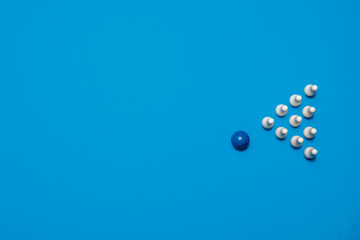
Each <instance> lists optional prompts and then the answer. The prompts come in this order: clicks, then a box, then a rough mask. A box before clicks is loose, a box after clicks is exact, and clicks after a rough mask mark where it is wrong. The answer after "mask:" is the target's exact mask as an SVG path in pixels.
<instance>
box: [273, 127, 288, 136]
mask: <svg viewBox="0 0 360 240" xmlns="http://www.w3.org/2000/svg"><path fill="white" fill-rule="evenodd" d="M287 134H288V130H287V129H286V128H284V127H278V128H277V129H276V131H275V135H276V137H277V138H279V139H285V138H286V136H287Z"/></svg>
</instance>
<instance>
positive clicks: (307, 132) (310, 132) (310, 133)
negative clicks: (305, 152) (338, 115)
mask: <svg viewBox="0 0 360 240" xmlns="http://www.w3.org/2000/svg"><path fill="white" fill-rule="evenodd" d="M316 133H317V130H316V129H315V128H313V127H306V128H305V129H304V137H305V138H307V139H311V138H314V137H315V134H316Z"/></svg>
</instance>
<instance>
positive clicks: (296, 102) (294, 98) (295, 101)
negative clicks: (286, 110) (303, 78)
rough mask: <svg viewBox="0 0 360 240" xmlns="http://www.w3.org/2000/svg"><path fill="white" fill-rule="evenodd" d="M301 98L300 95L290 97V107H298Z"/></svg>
mask: <svg viewBox="0 0 360 240" xmlns="http://www.w3.org/2000/svg"><path fill="white" fill-rule="evenodd" d="M301 100H302V97H301V96H300V95H297V94H294V95H292V96H291V97H290V100H289V101H290V105H291V106H293V107H298V106H299V105H300V104H301Z"/></svg>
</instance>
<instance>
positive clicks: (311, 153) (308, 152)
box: [304, 147, 318, 159]
mask: <svg viewBox="0 0 360 240" xmlns="http://www.w3.org/2000/svg"><path fill="white" fill-rule="evenodd" d="M317 154H318V151H317V150H316V149H315V148H313V147H307V148H306V149H305V151H304V155H305V157H306V158H307V159H314V158H315V157H316V155H317Z"/></svg>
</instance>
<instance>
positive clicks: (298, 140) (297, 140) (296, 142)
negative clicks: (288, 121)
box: [290, 136, 304, 148]
mask: <svg viewBox="0 0 360 240" xmlns="http://www.w3.org/2000/svg"><path fill="white" fill-rule="evenodd" d="M303 142H304V139H303V138H302V137H300V136H293V137H292V138H291V140H290V143H291V146H293V147H294V148H299V147H301V145H302V144H303Z"/></svg>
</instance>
